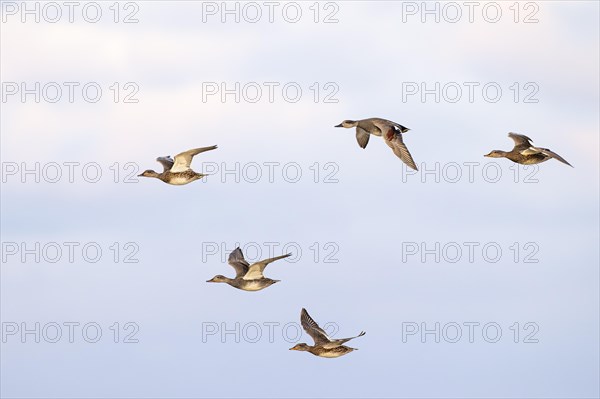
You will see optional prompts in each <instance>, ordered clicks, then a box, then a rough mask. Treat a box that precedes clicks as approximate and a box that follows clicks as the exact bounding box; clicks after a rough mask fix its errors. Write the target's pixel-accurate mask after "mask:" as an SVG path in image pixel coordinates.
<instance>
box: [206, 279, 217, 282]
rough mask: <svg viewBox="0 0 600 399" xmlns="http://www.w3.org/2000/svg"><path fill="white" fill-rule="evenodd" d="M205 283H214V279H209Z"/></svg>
mask: <svg viewBox="0 0 600 399" xmlns="http://www.w3.org/2000/svg"><path fill="white" fill-rule="evenodd" d="M206 282H207V283H214V282H215V279H214V278H211V279H210V280H206Z"/></svg>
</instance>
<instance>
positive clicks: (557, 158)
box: [531, 147, 573, 167]
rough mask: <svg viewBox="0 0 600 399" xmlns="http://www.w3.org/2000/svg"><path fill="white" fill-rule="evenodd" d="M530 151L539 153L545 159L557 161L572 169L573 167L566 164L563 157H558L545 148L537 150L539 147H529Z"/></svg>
mask: <svg viewBox="0 0 600 399" xmlns="http://www.w3.org/2000/svg"><path fill="white" fill-rule="evenodd" d="M531 149H532V150H536V151H537V152H540V153H542V154H544V155H546V156H547V157H550V158H554V159H556V160H557V161H560V162H562V163H564V164H565V165H569V166H570V167H573V165H571V164H570V163H568V162H567V161H566V160H565V159H564V158H563V157H561V156H560V155H558V154H557V153H555V152H554V151H550V150H549V149H547V148H539V147H531Z"/></svg>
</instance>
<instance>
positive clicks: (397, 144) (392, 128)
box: [335, 118, 418, 170]
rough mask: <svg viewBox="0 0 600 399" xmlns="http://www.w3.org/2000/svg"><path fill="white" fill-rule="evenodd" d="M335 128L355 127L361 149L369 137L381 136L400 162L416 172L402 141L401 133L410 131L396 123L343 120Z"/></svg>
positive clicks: (379, 120) (377, 119)
mask: <svg viewBox="0 0 600 399" xmlns="http://www.w3.org/2000/svg"><path fill="white" fill-rule="evenodd" d="M335 127H345V128H347V129H349V128H353V127H356V141H358V145H359V146H360V147H361V148H366V147H367V144H369V138H370V137H371V135H374V136H383V141H385V143H386V144H387V145H388V146H389V147H390V148H391V149H392V151H393V152H394V154H395V155H396V156H397V157H398V158H400V159H401V160H402V162H404V163H405V164H406V165H408V166H409V167H411V168H413V169H414V170H418V169H417V165H416V164H415V161H414V160H413V158H412V156H411V155H410V152H408V148H406V145H405V144H404V141H403V140H402V133H406V132H408V131H409V130H410V129H408V128H406V127H404V126H402V125H400V124H398V123H396V122H392V121H388V120H387V119H381V118H369V119H361V120H358V121H353V120H345V121H343V122H342V123H340V124H339V125H336V126H335Z"/></svg>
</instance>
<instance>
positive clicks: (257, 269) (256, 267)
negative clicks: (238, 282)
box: [244, 254, 292, 280]
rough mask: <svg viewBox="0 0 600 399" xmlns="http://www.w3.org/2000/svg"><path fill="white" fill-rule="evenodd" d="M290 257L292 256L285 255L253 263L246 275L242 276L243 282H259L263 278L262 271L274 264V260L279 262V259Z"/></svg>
mask: <svg viewBox="0 0 600 399" xmlns="http://www.w3.org/2000/svg"><path fill="white" fill-rule="evenodd" d="M291 255H292V254H285V255H281V256H276V257H274V258H269V259H263V260H261V261H260V262H256V263H253V264H252V265H250V267H249V268H248V273H246V275H245V276H244V280H259V279H261V278H264V277H265V276H264V275H263V271H264V270H265V268H266V267H267V265H268V264H269V263H271V262H275V261H276V260H279V259H283V258H287V257H288V256H291Z"/></svg>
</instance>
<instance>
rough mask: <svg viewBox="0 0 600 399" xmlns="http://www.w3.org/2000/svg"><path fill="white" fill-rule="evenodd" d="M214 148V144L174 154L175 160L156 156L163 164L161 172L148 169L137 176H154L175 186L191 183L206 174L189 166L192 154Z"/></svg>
mask: <svg viewBox="0 0 600 399" xmlns="http://www.w3.org/2000/svg"><path fill="white" fill-rule="evenodd" d="M216 148H217V146H216V145H213V146H210V147H202V148H194V149H192V150H189V151H185V152H182V153H181V154H177V155H175V160H173V158H171V157H170V156H169V155H167V156H166V157H158V158H156V160H157V161H158V162H160V163H161V164H162V166H163V171H162V173H157V172H155V171H153V170H151V169H148V170H146V171H144V173H142V174H141V175H138V176H139V177H154V178H156V179H160V180H162V181H164V182H165V183H168V184H173V185H175V186H182V185H184V184H188V183H191V182H193V181H195V180H198V179H202V178H203V177H204V176H206V175H203V174H202V173H196V172H194V171H193V170H192V169H191V168H190V165H191V163H192V159H193V158H194V156H195V155H198V154H200V153H201V152H205V151H211V150H215V149H216Z"/></svg>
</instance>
